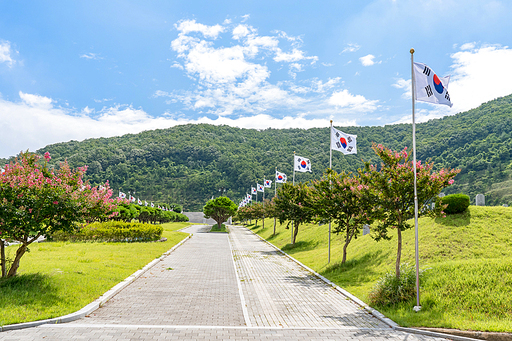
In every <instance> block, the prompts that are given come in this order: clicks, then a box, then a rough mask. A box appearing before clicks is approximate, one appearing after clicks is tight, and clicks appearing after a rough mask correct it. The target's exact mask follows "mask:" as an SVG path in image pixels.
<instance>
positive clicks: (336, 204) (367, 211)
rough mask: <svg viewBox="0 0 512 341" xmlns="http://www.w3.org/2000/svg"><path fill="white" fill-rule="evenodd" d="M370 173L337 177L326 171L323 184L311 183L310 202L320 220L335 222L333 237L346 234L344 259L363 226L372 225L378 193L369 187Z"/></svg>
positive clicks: (334, 173) (360, 172) (343, 259)
mask: <svg viewBox="0 0 512 341" xmlns="http://www.w3.org/2000/svg"><path fill="white" fill-rule="evenodd" d="M370 176H371V172H364V171H362V170H359V174H357V175H355V174H352V173H346V172H342V173H340V174H338V173H336V172H335V171H333V170H331V169H327V171H326V173H324V175H323V177H322V178H321V179H320V180H315V181H313V182H312V185H313V188H312V190H311V201H312V205H313V208H314V210H315V213H316V215H317V219H318V220H322V221H333V222H334V231H333V232H334V233H336V234H340V233H341V234H343V243H344V244H343V258H342V260H341V264H344V263H345V261H346V260H347V248H348V245H349V244H350V242H351V241H352V239H353V238H354V239H356V238H357V236H358V235H359V233H360V231H361V229H362V227H363V225H364V224H371V223H372V222H373V219H374V217H375V211H374V208H375V207H376V205H377V195H376V193H375V190H374V189H373V188H372V187H371V186H369V183H370Z"/></svg>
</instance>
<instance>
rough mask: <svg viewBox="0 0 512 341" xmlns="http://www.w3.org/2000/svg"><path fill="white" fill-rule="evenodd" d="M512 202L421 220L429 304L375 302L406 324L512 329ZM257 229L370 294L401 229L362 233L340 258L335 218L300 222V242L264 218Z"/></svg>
mask: <svg viewBox="0 0 512 341" xmlns="http://www.w3.org/2000/svg"><path fill="white" fill-rule="evenodd" d="M511 222H512V208H505V207H477V206H470V208H469V210H468V211H467V212H466V213H463V214H457V215H449V216H447V217H446V218H438V219H435V220H433V219H430V218H421V219H420V220H419V248H420V267H421V268H422V269H427V271H426V272H425V281H424V283H423V284H422V289H421V305H422V307H423V309H422V310H421V311H420V312H419V313H415V312H414V311H413V310H412V307H413V306H414V305H415V302H408V303H406V304H401V305H398V306H394V307H376V308H377V309H378V310H379V311H381V312H382V313H384V314H385V315H386V316H388V317H390V318H391V319H393V320H394V321H396V322H397V323H399V324H400V325H402V326H407V327H413V326H416V327H444V328H457V329H464V330H481V331H496V332H504V331H507V332H511V331H512V295H510V293H511V289H510V288H511V287H512V228H511ZM249 228H251V229H252V230H253V231H254V232H256V233H258V234H259V235H261V236H262V237H263V238H265V239H267V240H268V241H270V242H271V243H273V244H274V245H276V246H277V247H279V248H281V249H283V250H285V251H286V252H287V253H289V254H290V255H292V256H293V257H295V258H296V259H298V260H299V261H301V262H303V263H304V264H306V265H307V266H309V267H311V268H313V269H314V270H315V271H317V272H318V273H320V274H322V275H323V276H325V277H327V278H329V279H330V280H331V281H333V282H335V283H336V284H338V285H339V286H341V287H343V288H344V289H346V290H348V291H349V292H351V293H352V294H354V295H355V296H357V297H359V298H360V299H362V300H363V301H365V302H367V301H368V293H369V291H370V290H371V289H372V287H373V286H374V285H375V283H376V282H377V280H378V279H379V277H381V276H383V275H384V274H385V273H386V272H388V271H390V270H393V269H394V262H395V259H396V247H397V246H396V236H394V237H393V239H392V240H390V241H381V242H378V243H377V242H375V241H374V240H373V239H371V237H370V235H366V236H362V235H361V236H359V237H358V238H357V239H356V240H353V241H352V243H351V244H350V246H349V248H348V259H347V262H346V263H345V264H344V265H341V264H340V263H341V251H342V243H341V236H337V235H335V234H333V235H332V240H331V262H330V264H328V263H327V258H328V225H322V226H318V225H312V224H310V225H305V226H300V228H299V233H298V235H297V243H296V245H295V246H292V245H291V244H290V233H291V232H290V230H285V229H284V226H280V225H279V224H278V226H277V233H276V235H275V236H273V235H272V232H273V220H272V219H268V220H267V221H265V229H262V228H261V223H260V224H259V226H257V227H256V226H254V225H250V226H249ZM402 262H409V263H411V264H414V229H410V230H407V231H406V232H405V233H403V250H402Z"/></svg>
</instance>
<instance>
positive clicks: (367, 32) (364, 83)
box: [0, 0, 512, 157]
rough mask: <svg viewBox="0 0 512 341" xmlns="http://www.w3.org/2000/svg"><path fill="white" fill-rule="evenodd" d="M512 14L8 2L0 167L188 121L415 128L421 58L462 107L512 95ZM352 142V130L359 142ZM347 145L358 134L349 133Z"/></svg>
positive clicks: (511, 10)
mask: <svg viewBox="0 0 512 341" xmlns="http://www.w3.org/2000/svg"><path fill="white" fill-rule="evenodd" d="M511 15H512V2H511V1H507V0H497V1H492V0H443V1H438V0H427V1H423V0H375V1H353V0H332V1H300V0H299V1H298V0H294V1H288V0H280V1H268V0H258V1H249V0H236V1H232V0H224V1H222V2H220V1H208V2H206V1H177V0H173V1H171V0H160V1H159V0H155V1H150V2H148V1H144V2H143V1H126V0H123V1H94V0H93V1H37V0H36V1H31V2H30V3H25V2H14V1H2V2H0V157H8V156H12V155H15V154H17V153H18V152H19V151H21V150H26V149H29V150H32V151H33V150H36V149H38V148H42V147H44V146H45V145H48V144H50V143H56V142H63V141H69V140H83V139H86V138H91V137H100V136H104V137H108V136H115V135H122V134H126V133H136V132H140V131H143V130H149V129H157V128H168V127H171V126H175V125H178V124H185V123H190V122H192V123H202V122H204V123H212V124H228V125H232V126H237V127H244V128H257V129H264V128H267V127H273V128H289V127H299V128H310V127H326V126H328V125H329V120H330V119H332V120H333V121H334V124H335V126H354V125H358V126H364V125H372V126H373V125H386V124H393V123H401V122H410V120H411V95H410V79H411V75H410V73H411V64H410V61H411V55H410V53H409V50H410V49H411V48H414V49H415V50H416V53H415V54H414V60H415V61H418V62H423V63H426V64H428V65H429V66H430V67H431V68H432V69H433V70H434V71H435V72H436V74H438V75H439V77H444V76H447V75H451V78H450V83H449V91H450V96H451V99H452V102H453V104H454V105H453V107H452V108H449V107H445V106H435V105H431V104H427V103H417V115H418V117H419V120H420V121H425V120H428V119H432V118H437V117H442V116H444V115H453V114H456V113H457V112H461V111H465V110H468V109H471V108H474V107H477V106H478V105H480V104H481V103H483V102H486V101H489V100H492V99H494V98H496V97H500V96H504V95H508V94H511V93H512V81H511V79H512V67H510V63H511V61H512V48H511V47H509V46H512V42H511V40H512V35H510V32H512V21H511V20H510V16H511ZM348 130H349V129H348ZM347 132H349V133H350V131H347Z"/></svg>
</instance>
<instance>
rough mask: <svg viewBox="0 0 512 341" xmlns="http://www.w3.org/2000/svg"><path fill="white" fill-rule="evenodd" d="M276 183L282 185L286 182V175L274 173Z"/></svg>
mask: <svg viewBox="0 0 512 341" xmlns="http://www.w3.org/2000/svg"><path fill="white" fill-rule="evenodd" d="M276 182H278V183H281V184H284V183H285V182H286V174H284V173H281V172H278V171H276Z"/></svg>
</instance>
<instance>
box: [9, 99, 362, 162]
mask: <svg viewBox="0 0 512 341" xmlns="http://www.w3.org/2000/svg"><path fill="white" fill-rule="evenodd" d="M265 95H269V94H265ZM21 96H22V101H21V102H17V103H15V102H10V101H6V100H3V99H0V135H1V136H2V144H1V145H0V157H9V156H13V155H16V154H17V153H19V152H20V151H22V150H27V149H29V150H31V151H35V150H37V149H40V148H43V147H44V146H46V145H48V144H53V143H58V142H63V141H70V140H83V139H87V138H95V137H111V136H120V135H124V134H128V133H132V134H134V133H139V132H141V131H145V130H152V129H163V128H169V127H173V126H176V125H181V124H188V123H208V124H214V125H229V126H235V127H240V128H252V129H266V128H270V127H272V128H303V129H307V128H313V127H327V126H328V125H329V121H328V120H327V119H325V118H322V119H308V118H306V116H305V115H296V116H285V117H282V118H275V117H272V116H270V115H267V114H261V113H260V114H257V115H252V116H244V117H239V118H228V117H219V118H217V119H211V118H208V117H205V116H203V117H199V118H197V119H186V118H172V117H165V116H164V117H153V116H151V115H149V114H148V113H146V112H145V111H144V110H142V109H136V108H133V107H132V106H115V107H110V108H105V109H103V110H101V111H100V112H95V111H94V110H93V109H91V108H89V107H85V108H84V109H82V110H81V111H80V112H72V111H70V110H66V109H62V108H56V107H54V106H53V105H52V104H51V103H53V101H52V100H51V99H50V98H48V97H43V96H38V95H32V94H26V93H20V97H21ZM92 115H95V116H92ZM336 124H337V125H340V126H348V125H355V124H356V122H355V120H350V119H344V120H340V121H338V120H337V122H336Z"/></svg>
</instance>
